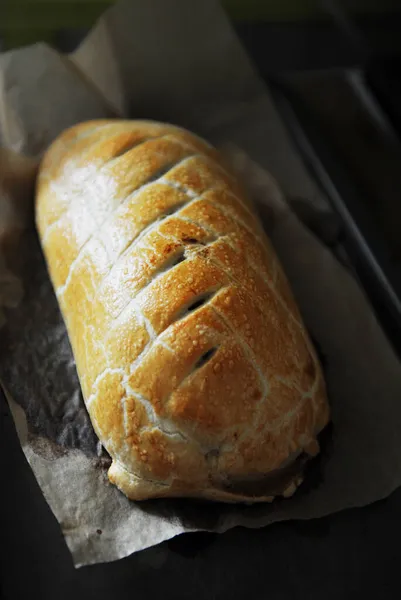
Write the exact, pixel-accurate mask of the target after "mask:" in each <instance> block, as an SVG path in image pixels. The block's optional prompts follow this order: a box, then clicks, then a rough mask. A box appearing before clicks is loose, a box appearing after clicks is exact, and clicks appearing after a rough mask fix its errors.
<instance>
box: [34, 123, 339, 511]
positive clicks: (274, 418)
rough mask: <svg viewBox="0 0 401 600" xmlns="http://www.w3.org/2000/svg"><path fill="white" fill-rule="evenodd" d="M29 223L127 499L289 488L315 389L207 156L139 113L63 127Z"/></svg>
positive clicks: (257, 247) (250, 228) (228, 179)
mask: <svg viewBox="0 0 401 600" xmlns="http://www.w3.org/2000/svg"><path fill="white" fill-rule="evenodd" d="M36 220H37V226H38V230H39V234H40V239H41V243H42V246H43V250H44V253H45V257H46V260H47V264H48V268H49V272H50V276H51V279H52V282H53V285H54V288H55V290H56V293H57V297H58V301H59V303H60V307H61V310H62V313H63V316H64V319H65V322H66V326H67V329H68V333H69V337H70V340H71V344H72V348H73V352H74V356H75V360H76V365H77V369H78V374H79V377H80V382H81V386H82V391H83V395H84V398H85V402H86V406H87V409H88V411H89V414H90V417H91V420H92V423H93V426H94V428H95V430H96V433H97V435H98V436H99V439H100V441H101V443H102V444H103V445H104V447H105V448H106V449H107V451H108V452H109V454H110V456H111V457H112V465H111V467H110V470H109V478H110V480H111V481H112V482H113V483H114V484H116V485H117V486H118V487H119V488H120V489H121V490H122V491H123V492H124V493H125V494H126V495H127V496H128V497H129V498H131V499H134V500H142V499H146V498H152V497H167V496H194V497H201V498H208V499H212V500H220V501H228V502H238V501H248V502H255V501H262V500H271V499H272V497H273V496H275V495H277V494H284V495H286V496H287V495H290V494H291V493H293V491H295V489H296V487H297V485H298V484H299V483H300V482H301V481H302V475H301V474H302V466H303V464H304V462H305V458H308V456H313V455H315V454H316V453H317V451H318V443H317V441H316V436H317V434H318V433H319V432H320V431H321V430H322V429H323V428H324V426H325V425H326V424H327V422H328V419H329V409H328V404H327V400H326V393H325V385H324V381H323V377H322V372H321V368H320V365H319V362H318V360H317V358H316V354H315V351H314V349H313V347H312V345H311V342H310V340H309V338H308V335H307V333H306V331H305V328H304V326H303V324H302V321H301V318H300V315H299V312H298V309H297V307H296V305H295V303H294V300H293V297H292V294H291V291H290V289H289V286H288V283H287V280H286V278H285V276H284V274H283V272H282V269H281V267H280V265H279V264H278V261H277V258H276V256H275V253H274V251H273V250H272V247H271V245H270V243H269V241H268V240H267V238H266V236H265V234H264V232H263V230H262V228H261V226H260V224H259V222H258V220H257V218H256V217H255V215H254V213H253V212H252V207H251V206H250V204H249V203H248V201H247V200H246V197H245V195H244V193H243V192H242V190H241V189H240V186H239V184H238V183H237V182H236V181H235V179H234V178H233V176H232V175H231V174H230V173H228V172H227V171H226V170H225V168H224V166H223V165H222V163H221V160H220V159H219V157H218V155H217V153H216V151H215V150H214V149H213V148H211V147H210V146H209V145H208V144H206V142H204V141H202V140H200V139H199V138H197V137H196V136H194V135H192V134H190V133H188V132H187V131H185V130H182V129H179V128H177V127H173V126H171V125H165V124H160V123H155V122H149V121H91V122H87V123H83V124H80V125H77V126H75V127H73V128H72V129H69V130H68V131H66V132H65V133H63V134H62V135H61V136H60V137H59V138H58V139H57V140H56V141H55V142H54V144H53V145H52V146H51V148H50V149H49V150H48V152H47V154H46V155H45V157H44V159H43V162H42V165H41V169H40V174H39V178H38V185H37V202H36Z"/></svg>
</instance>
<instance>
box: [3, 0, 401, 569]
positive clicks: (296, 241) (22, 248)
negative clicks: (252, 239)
mask: <svg viewBox="0 0 401 600" xmlns="http://www.w3.org/2000/svg"><path fill="white" fill-rule="evenodd" d="M0 73H1V78H2V80H1V90H0V126H1V127H0V129H1V139H2V142H3V144H4V145H6V146H7V147H9V148H12V149H14V150H17V151H19V152H25V153H26V154H30V155H33V156H39V155H40V154H41V153H42V152H43V150H44V149H45V147H46V146H47V145H48V144H49V143H50V141H51V140H52V139H54V137H55V136H56V135H57V134H58V133H59V132H60V131H61V130H63V129H64V128H65V127H66V126H68V125H72V124H73V123H75V122H77V121H81V120H85V119H87V118H96V117H100V116H110V115H126V116H130V117H147V118H152V119H164V120H168V121H170V122H175V123H177V124H179V125H183V126H186V127H188V128H190V129H193V130H194V131H196V132H197V133H199V134H201V135H203V136H205V137H206V138H208V139H209V140H211V141H212V142H214V143H215V144H217V145H223V146H225V152H226V155H227V156H228V157H229V158H230V160H231V162H232V164H233V167H234V168H235V169H236V170H237V171H238V172H239V174H240V175H241V177H242V179H243V180H244V182H245V184H246V185H248V187H249V191H250V194H251V196H252V197H253V198H254V200H255V202H256V204H257V205H258V207H259V209H260V212H261V216H262V218H263V219H264V223H265V225H266V227H267V229H268V231H269V234H270V236H271V238H272V240H273V243H274V245H275V247H276V249H277V251H278V254H279V256H280V258H281V260H282V262H283V264H284V267H285V270H286V272H287V274H288V276H289V278H290V281H291V283H292V286H293V289H294V291H295V294H296V297H297V299H298V302H299V304H300V307H301V310H302V313H303V315H304V319H305V322H306V324H307V327H308V329H309V331H310V332H311V335H312V336H313V338H314V340H315V341H316V343H317V346H318V348H319V351H320V353H321V357H322V362H323V365H324V369H325V374H326V379H327V384H328V391H329V397H330V401H331V404H332V411H333V429H332V431H330V432H329V435H328V439H327V440H326V441H325V442H324V444H323V452H322V456H321V459H320V461H316V462H315V463H314V465H313V466H312V467H311V473H310V474H309V477H308V478H307V482H306V483H305V484H304V485H303V486H302V488H301V489H300V490H299V492H298V493H297V494H296V495H295V496H294V497H293V498H292V499H289V500H284V501H276V502H274V503H273V504H272V505H258V506H254V507H245V506H225V505H217V504H211V503H201V502H195V501H184V500H169V501H152V502H144V503H133V502H129V501H128V500H127V499H126V498H125V497H124V496H123V495H122V494H121V493H120V492H118V491H117V489H115V488H114V487H113V486H111V485H110V484H109V483H108V481H107V477H106V469H107V465H108V461H109V459H108V457H107V455H106V454H105V453H104V451H102V448H101V447H100V445H99V443H98V442H97V440H96V437H95V435H94V433H93V430H92V427H91V424H90V421H89V417H88V415H87V413H86V410H85V407H84V405H83V401H82V398H81V394H80V390H79V384H78V379H77V375H76V370H75V365H74V361H73V357H72V353H71V348H70V345H69V342H68V338H67V334H66V330H65V327H64V324H63V322H62V319H61V316H60V312H59V310H58V306H57V302H56V299H55V296H54V294H53V291H52V288H51V285H50V282H49V279H48V276H47V273H46V269H45V265H44V261H43V257H42V254H41V251H40V248H39V244H38V240H37V236H36V233H35V231H34V228H33V224H32V221H30V220H29V218H27V222H28V225H27V230H26V231H25V233H24V235H23V236H22V237H21V239H20V241H19V244H18V255H19V256H20V259H21V260H20V261H19V263H20V266H19V267H18V268H19V271H18V273H19V275H20V277H21V280H22V283H23V287H24V298H23V300H22V301H21V302H20V304H19V305H18V307H16V308H13V309H9V308H8V309H7V308H6V316H7V324H6V325H5V326H4V327H3V328H2V329H1V330H0V340H1V345H0V378H1V381H2V383H3V386H4V388H5V390H6V391H7V396H8V400H9V404H10V407H11V410H12V414H13V417H14V420H15V423H16V428H17V432H18V435H19V438H20V441H21V444H22V447H23V450H24V452H25V456H26V458H27V460H28V461H29V463H30V465H31V467H32V469H33V471H34V473H35V475H36V478H37V480H38V482H39V485H40V487H41V489H42V490H43V493H44V495H45V497H46V499H47V501H48V503H49V505H50V507H51V509H52V511H53V512H54V514H55V516H56V518H57V519H58V521H59V523H60V525H61V527H62V530H63V533H64V535H65V538H66V541H67V544H68V546H69V548H70V550H71V552H72V555H73V559H74V563H75V564H76V565H77V566H78V565H85V564H90V563H96V562H103V561H111V560H115V559H118V558H121V557H124V556H127V555H128V554H130V553H132V552H135V551H138V550H141V549H143V548H146V547H148V546H151V545H154V544H157V543H159V542H161V541H162V540H166V539H168V538H171V537H172V536H175V535H177V534H179V533H183V532H186V531H195V530H201V529H206V530H213V531H219V532H222V531H225V530H227V529H228V528H230V527H234V526H235V525H244V526H247V527H261V526H263V525H266V524H268V523H272V522H274V521H278V520H283V519H290V518H301V519H307V518H312V517H318V516H322V515H325V514H328V513H331V512H334V511H338V510H341V509H344V508H347V507H351V506H362V505H365V504H368V503H370V502H373V501H375V500H378V499H379V498H383V497H385V496H386V495H388V494H390V493H391V492H392V491H393V490H394V489H395V488H396V487H397V486H399V485H400V484H401V437H400V431H401V367H400V364H399V362H398V360H397V358H396V357H395V355H394V353H393V351H392V349H391V347H390V345H389V343H388V341H387V340H386V338H385V337H384V334H383V333H382V331H381V329H380V327H379V325H378V323H377V321H376V319H375V317H374V315H373V313H372V311H371V308H370V306H369V304H368V302H367V300H366V298H365V297H364V294H363V293H362V291H361V289H360V288H359V285H358V283H357V281H356V280H355V278H354V275H353V274H352V271H351V270H350V269H349V268H348V267H347V266H346V265H345V266H344V255H343V253H341V247H340V246H339V245H338V244H337V234H338V224H337V223H336V221H335V219H334V218H332V216H331V213H330V209H329V208H328V205H327V202H326V200H325V198H323V197H322V195H321V193H320V192H319V191H318V189H317V187H316V185H315V184H314V182H313V181H312V180H311V179H310V178H309V176H308V174H307V172H306V171H305V169H304V166H303V163H302V160H301V158H300V157H299V156H298V155H297V153H296V152H295V151H294V149H293V147H292V145H291V143H290V141H289V138H288V135H287V133H286V131H285V129H284V127H283V125H282V123H281V122H280V119H279V117H278V115H277V113H276V110H275V108H274V106H273V104H272V101H271V99H270V96H269V93H268V90H267V89H266V88H265V87H264V85H263V84H262V82H261V81H260V80H259V78H258V77H257V75H256V74H255V72H254V71H253V69H252V66H251V65H250V63H249V61H248V59H247V57H246V55H245V53H244V52H243V50H242V48H241V46H240V44H239V42H238V40H237V39H236V37H235V34H234V33H233V31H232V29H231V27H230V25H229V23H228V21H227V20H226V17H225V16H224V13H223V12H222V10H221V9H220V7H219V6H218V5H217V4H215V3H214V2H213V1H212V0H203V1H202V2H196V3H194V2H188V1H187V0H147V2H139V1H138V2H129V1H127V2H122V3H120V4H118V5H117V6H115V7H114V8H112V9H111V10H110V11H109V12H108V13H107V14H106V15H105V16H104V17H103V18H102V19H101V21H100V22H99V23H98V24H97V26H96V27H95V28H94V29H93V31H92V32H91V33H90V35H89V36H88V38H87V39H86V40H85V41H84V43H83V45H82V46H81V48H80V49H79V50H78V51H77V52H76V53H75V55H74V56H73V57H72V58H71V59H68V58H66V57H61V56H59V55H58V53H57V52H55V51H54V50H52V49H50V48H48V47H47V46H45V45H41V44H39V45H36V46H33V47H30V48H26V49H22V50H19V51H17V52H12V53H9V54H6V55H3V56H2V57H1V58H0ZM227 144H228V146H227ZM240 149H241V150H240ZM265 169H269V171H270V172H271V173H272V174H273V176H274V178H275V179H273V177H272V176H271V175H269V174H268V173H267V171H266V170H265ZM275 180H277V181H278V182H279V184H280V186H281V188H282V189H283V190H284V195H283V194H282V193H281V192H280V188H279V187H278V186H277V184H276V181H275ZM0 185H1V182H0ZM293 198H297V199H298V201H297V202H298V204H299V202H301V204H302V206H303V215H306V217H307V218H306V221H307V224H311V223H312V222H313V223H314V230H315V231H316V230H317V231H318V233H319V234H321V238H322V239H323V241H324V242H327V243H328V244H330V249H329V248H328V246H327V245H325V244H323V243H322V242H321V241H319V240H318V239H317V237H315V235H314V234H313V233H311V231H310V229H309V228H308V227H306V226H305V225H304V224H302V223H301V221H300V220H299V219H298V218H297V216H296V215H295V214H294V212H293V211H292V210H291V209H290V206H289V203H288V202H287V200H288V199H290V200H291V199H293ZM286 199H287V200H286ZM299 199H301V201H300V200H299ZM4 200H6V201H8V202H10V198H9V197H8V198H7V197H5V195H4V194H2V195H1V190H0V202H1V201H3V202H4ZM12 201H13V198H11V202H12ZM305 207H306V208H307V210H306V212H305ZM0 214H1V213H0ZM320 225H321V226H320ZM327 225H328V226H327ZM333 248H334V253H333ZM0 266H1V265H0ZM16 268H17V267H16Z"/></svg>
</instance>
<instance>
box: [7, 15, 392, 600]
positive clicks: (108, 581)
mask: <svg viewBox="0 0 401 600" xmlns="http://www.w3.org/2000/svg"><path fill="white" fill-rule="evenodd" d="M400 23H401V21H400V20H397V19H395V18H393V16H389V15H382V16H380V17H379V16H377V15H376V16H375V17H374V18H372V17H363V18H359V19H358V24H359V26H361V27H362V29H363V31H364V33H365V35H366V39H368V40H369V43H371V44H372V45H373V46H374V47H375V48H376V49H377V51H378V52H379V53H388V52H390V51H391V52H400V51H401V26H400ZM236 28H237V31H238V32H239V33H240V36H241V37H242V40H243V42H244V43H245V45H246V47H247V48H248V51H250V53H251V54H252V56H253V58H254V60H255V61H256V63H257V65H258V67H259V69H260V71H261V72H262V73H263V74H264V75H267V74H269V73H271V72H272V71H277V70H279V71H285V70H293V69H311V68H326V67H333V66H337V67H338V66H348V65H354V64H357V63H358V60H359V58H360V57H359V55H358V52H357V51H356V49H355V48H352V47H351V46H350V44H349V41H348V40H346V39H345V38H344V36H343V35H342V34H341V33H340V32H339V31H338V30H337V28H336V27H335V26H334V25H333V24H332V23H330V22H324V23H322V22H320V21H319V22H317V21H310V22H308V23H299V22H291V23H289V22H280V23H278V22H275V23H269V24H266V23H265V24H264V23H260V22H259V23H252V22H251V21H247V22H241V23H236ZM0 30H1V27H0ZM81 36H82V31H80V30H78V29H76V30H74V31H65V30H64V31H58V32H57V35H56V36H55V43H56V45H58V46H59V47H60V48H62V49H65V50H70V49H72V48H73V47H74V46H75V45H76V43H77V42H78V40H79V39H80V38H81ZM378 401H380V399H378ZM400 401H401V398H400ZM0 406H1V412H0V473H1V483H0V508H1V510H0V548H1V550H0V568H1V572H0V586H1V587H0V598H1V599H2V600H5V599H7V600H20V599H21V600H25V598H29V597H31V596H32V595H34V596H36V597H38V598H41V599H42V600H47V599H53V598H55V597H57V598H58V599H60V600H64V599H67V598H68V599H69V598H77V599H78V600H80V599H81V598H83V599H85V600H90V599H91V598H94V599H95V598H96V600H106V599H107V600H109V599H110V598H132V597H134V598H135V599H137V600H141V599H142V598H153V597H154V598H158V597H160V596H161V595H163V598H165V599H166V600H169V599H170V598H171V599H174V600H179V599H181V598H183V599H184V598H185V599H186V598H193V600H197V599H198V598H199V599H203V598H207V599H208V600H212V599H226V598H232V599H237V598H238V599H240V598H246V597H248V596H249V597H251V598H256V597H261V598H269V599H272V600H276V599H288V598H298V597H300V598H308V599H315V598H316V599H318V598H319V599H320V598H325V599H326V600H330V599H331V598H333V599H334V598H335V599H336V600H337V598H343V599H347V598H353V599H354V598H357V599H358V598H365V597H370V596H372V597H373V596H375V595H376V596H378V597H380V598H385V599H387V598H398V597H400V594H401V573H400V566H399V565H400V559H401V549H400V544H399V539H400V537H401V490H397V491H396V492H395V493H394V494H392V496H391V497H389V498H387V499H385V500H383V501H381V502H378V503H376V504H374V505H372V506H369V507H365V508H362V509H354V510H348V511H344V512H342V513H339V514H336V515H332V516H330V517H327V518H323V519H319V520H313V521H306V522H289V523H280V524H276V525H273V526H270V527H268V528H265V529H261V530H255V531H254V530H245V529H242V528H241V529H240V528H237V529H235V530H232V531H229V532H227V533H226V534H223V535H212V534H190V535H185V536H180V537H178V538H175V539H173V540H171V541H169V542H166V543H163V544H161V545H160V546H158V547H155V548H151V549H149V550H146V551H143V552H141V553H139V554H136V555H133V556H131V557H129V558H127V559H124V560H121V561H118V562H116V563H112V564H107V565H96V566H93V567H85V568H81V569H78V570H76V569H74V567H73V564H72V560H71V557H70V554H69V551H68V549H67V547H66V545H65V542H64V540H63V538H62V535H61V532H60V529H59V526H58V524H57V522H56V520H55V518H54V517H53V515H52V513H51V511H50V509H49V507H48V506H47V504H46V502H45V500H44V498H43V496H42V494H41V492H40V490H39V488H38V485H37V483H36V481H35V478H34V476H33V474H32V472H31V470H30V468H29V467H28V465H27V463H26V461H25V458H24V456H23V453H22V450H21V449H20V446H19V443H18V440H17V437H16V433H15V429H14V425H13V423H12V419H11V417H10V414H9V412H8V408H7V406H6V403H5V401H4V398H2V399H1V405H0Z"/></svg>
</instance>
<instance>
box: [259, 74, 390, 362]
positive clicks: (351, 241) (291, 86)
mask: <svg viewBox="0 0 401 600" xmlns="http://www.w3.org/2000/svg"><path fill="white" fill-rule="evenodd" d="M325 77H326V78H327V73H326V74H325ZM336 77H340V78H341V79H342V81H343V83H344V81H345V80H344V74H342V75H338V76H337V75H336V74H335V73H333V74H332V78H334V80H333V82H332V84H331V85H333V84H334V85H336V84H337V90H338V83H339V82H338V80H337V81H336ZM307 80H308V77H307ZM300 82H301V83H300ZM310 84H311V80H310V79H309V85H310ZM316 85H317V80H316V79H315V81H314V82H313V85H312V87H314V88H315V89H316ZM270 87H271V90H272V93H273V96H274V99H275V101H276V104H277V107H278V110H279V112H280V114H281V116H282V118H283V120H284V122H285V123H286V125H287V127H288V128H289V131H290V133H291V135H292V137H293V139H294V141H295V143H296V145H297V146H298V148H299V149H300V151H301V154H302V156H303V158H304V160H305V163H306V165H307V167H308V169H309V170H310V171H311V173H312V175H313V176H314V177H315V179H316V180H317V182H318V183H319V184H320V186H321V188H322V189H323V191H324V192H325V194H326V196H327V197H328V199H329V200H330V202H331V203H332V205H333V207H334V208H335V210H336V211H337V213H338V214H339V216H340V218H341V220H342V223H343V226H344V233H345V240H344V244H345V247H346V249H347V251H348V253H349V255H350V258H351V261H352V263H353V266H354V267H355V270H356V273H357V275H358V277H359V279H360V281H361V284H362V286H363V287H364V289H365V291H366V294H367V295H368V297H369V299H370V301H371V304H372V306H373V308H374V309H375V311H376V314H377V316H378V318H379V320H380V322H381V324H382V326H383V328H384V330H385V332H386V334H387V336H388V338H389V339H390V341H391V342H392V344H393V346H394V348H395V349H396V351H397V352H398V354H399V355H401V251H400V247H401V244H400V242H401V185H400V186H398V185H397V183H396V182H397V180H398V179H399V181H400V184H401V178H400V174H401V151H400V147H399V144H398V140H397V138H396V136H395V135H393V136H392V139H391V141H389V138H388V135H389V132H388V131H386V132H383V136H382V137H383V140H382V143H383V144H387V146H386V151H387V152H388V151H389V149H388V148H389V144H390V146H391V153H392V158H393V160H392V161H391V162H392V164H391V165H390V164H389V161H387V163H386V165H385V168H386V172H382V170H381V169H380V168H378V169H377V173H375V174H374V176H375V178H376V180H378V182H377V188H376V189H373V190H372V188H374V187H375V185H373V184H372V181H369V178H367V180H365V182H363V181H362V179H363V178H361V177H358V175H356V176H355V173H354V172H353V171H352V165H350V161H349V160H347V159H348V157H347V152H345V154H344V153H341V151H340V150H341V148H339V147H338V146H337V147H336V144H335V141H334V143H333V139H334V138H333V136H330V131H329V129H330V127H329V128H326V129H325V127H324V123H323V121H324V120H323V119H322V111H319V110H318V112H320V114H318V115H317V114H316V111H314V110H313V108H312V107H311V105H309V104H308V101H307V98H308V95H307V94H306V93H305V90H306V89H307V87H308V85H306V86H305V84H304V82H302V80H301V79H300V78H297V79H296V80H295V81H293V82H292V83H291V82H290V81H289V80H288V79H287V80H282V79H281V80H277V79H276V80H274V81H270ZM323 87H324V86H323ZM329 89H330V86H327V92H328V93H329ZM321 90H322V86H320V92H321ZM314 98H315V99H316V95H314ZM320 100H321V102H324V100H323V98H320ZM337 100H338V97H337ZM333 105H335V108H334V110H335V111H337V112H338V110H343V108H339V106H338V104H337V105H336V102H334V103H333ZM332 108H333V107H332ZM349 108H350V107H349V106H348V109H349ZM354 108H355V107H353V109H354ZM364 108H365V112H366V107H364ZM351 109H352V107H351ZM331 114H333V112H332V113H331ZM357 115H358V116H357V118H356V120H355V123H358V122H359V119H360V118H361V111H359V112H358V113H357ZM329 116H330V111H328V110H326V117H329ZM354 116H355V113H354ZM364 118H365V119H367V118H368V117H367V115H366V114H365V116H364ZM339 122H341V121H339ZM342 122H343V123H344V119H343V121H342ZM322 123H323V125H322ZM334 126H335V123H334ZM387 126H388V123H386V127H387ZM331 127H332V128H333V123H331ZM375 127H376V129H377V123H376V124H375ZM357 129H358V127H356V128H355V131H356V132H357ZM353 133H354V134H355V132H353ZM340 134H341V132H340ZM350 143H351V145H352V143H354V145H353V146H352V147H350V146H349V144H350ZM359 143H360V144H363V140H359ZM375 143H377V140H375ZM347 144H348V148H349V149H350V155H352V153H353V152H358V145H357V142H355V141H354V140H352V139H351V142H350V140H349V139H348V140H347ZM366 151H367V145H366V144H364V153H366ZM375 151H376V152H377V151H378V150H377V148H376V150H375ZM397 159H399V160H397ZM363 160H364V157H362V161H363ZM351 162H352V161H351ZM363 168H364V167H363V166H362V169H363ZM366 169H369V160H368V161H367V163H366ZM381 177H382V178H386V186H384V190H386V189H387V190H388V189H389V187H388V184H389V179H390V188H391V180H392V181H393V182H394V185H393V189H392V193H393V192H394V193H393V197H392V198H391V202H392V204H391V203H388V204H387V205H386V204H385V202H384V201H383V200H382V198H381V197H380V178H381ZM378 190H379V191H378ZM375 193H376V197H375V198H373V196H374V194H375ZM369 196H370V202H376V205H377V207H378V208H379V210H380V211H382V212H383V211H386V213H387V214H386V215H385V217H386V219H387V221H386V222H387V230H386V227H383V226H382V225H383V223H380V222H379V219H378V217H377V214H375V212H374V210H372V204H371V203H370V202H369V201H368V197H369ZM386 199H387V200H388V194H387V196H386ZM392 211H393V212H392ZM397 220H398V222H397ZM392 221H395V223H392ZM389 223H390V228H392V231H391V232H390V230H389V229H388V227H389V225H388V224H389ZM398 224H399V228H398ZM393 225H395V226H394V227H393ZM397 231H399V232H400V234H399V236H398V234H397Z"/></svg>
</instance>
